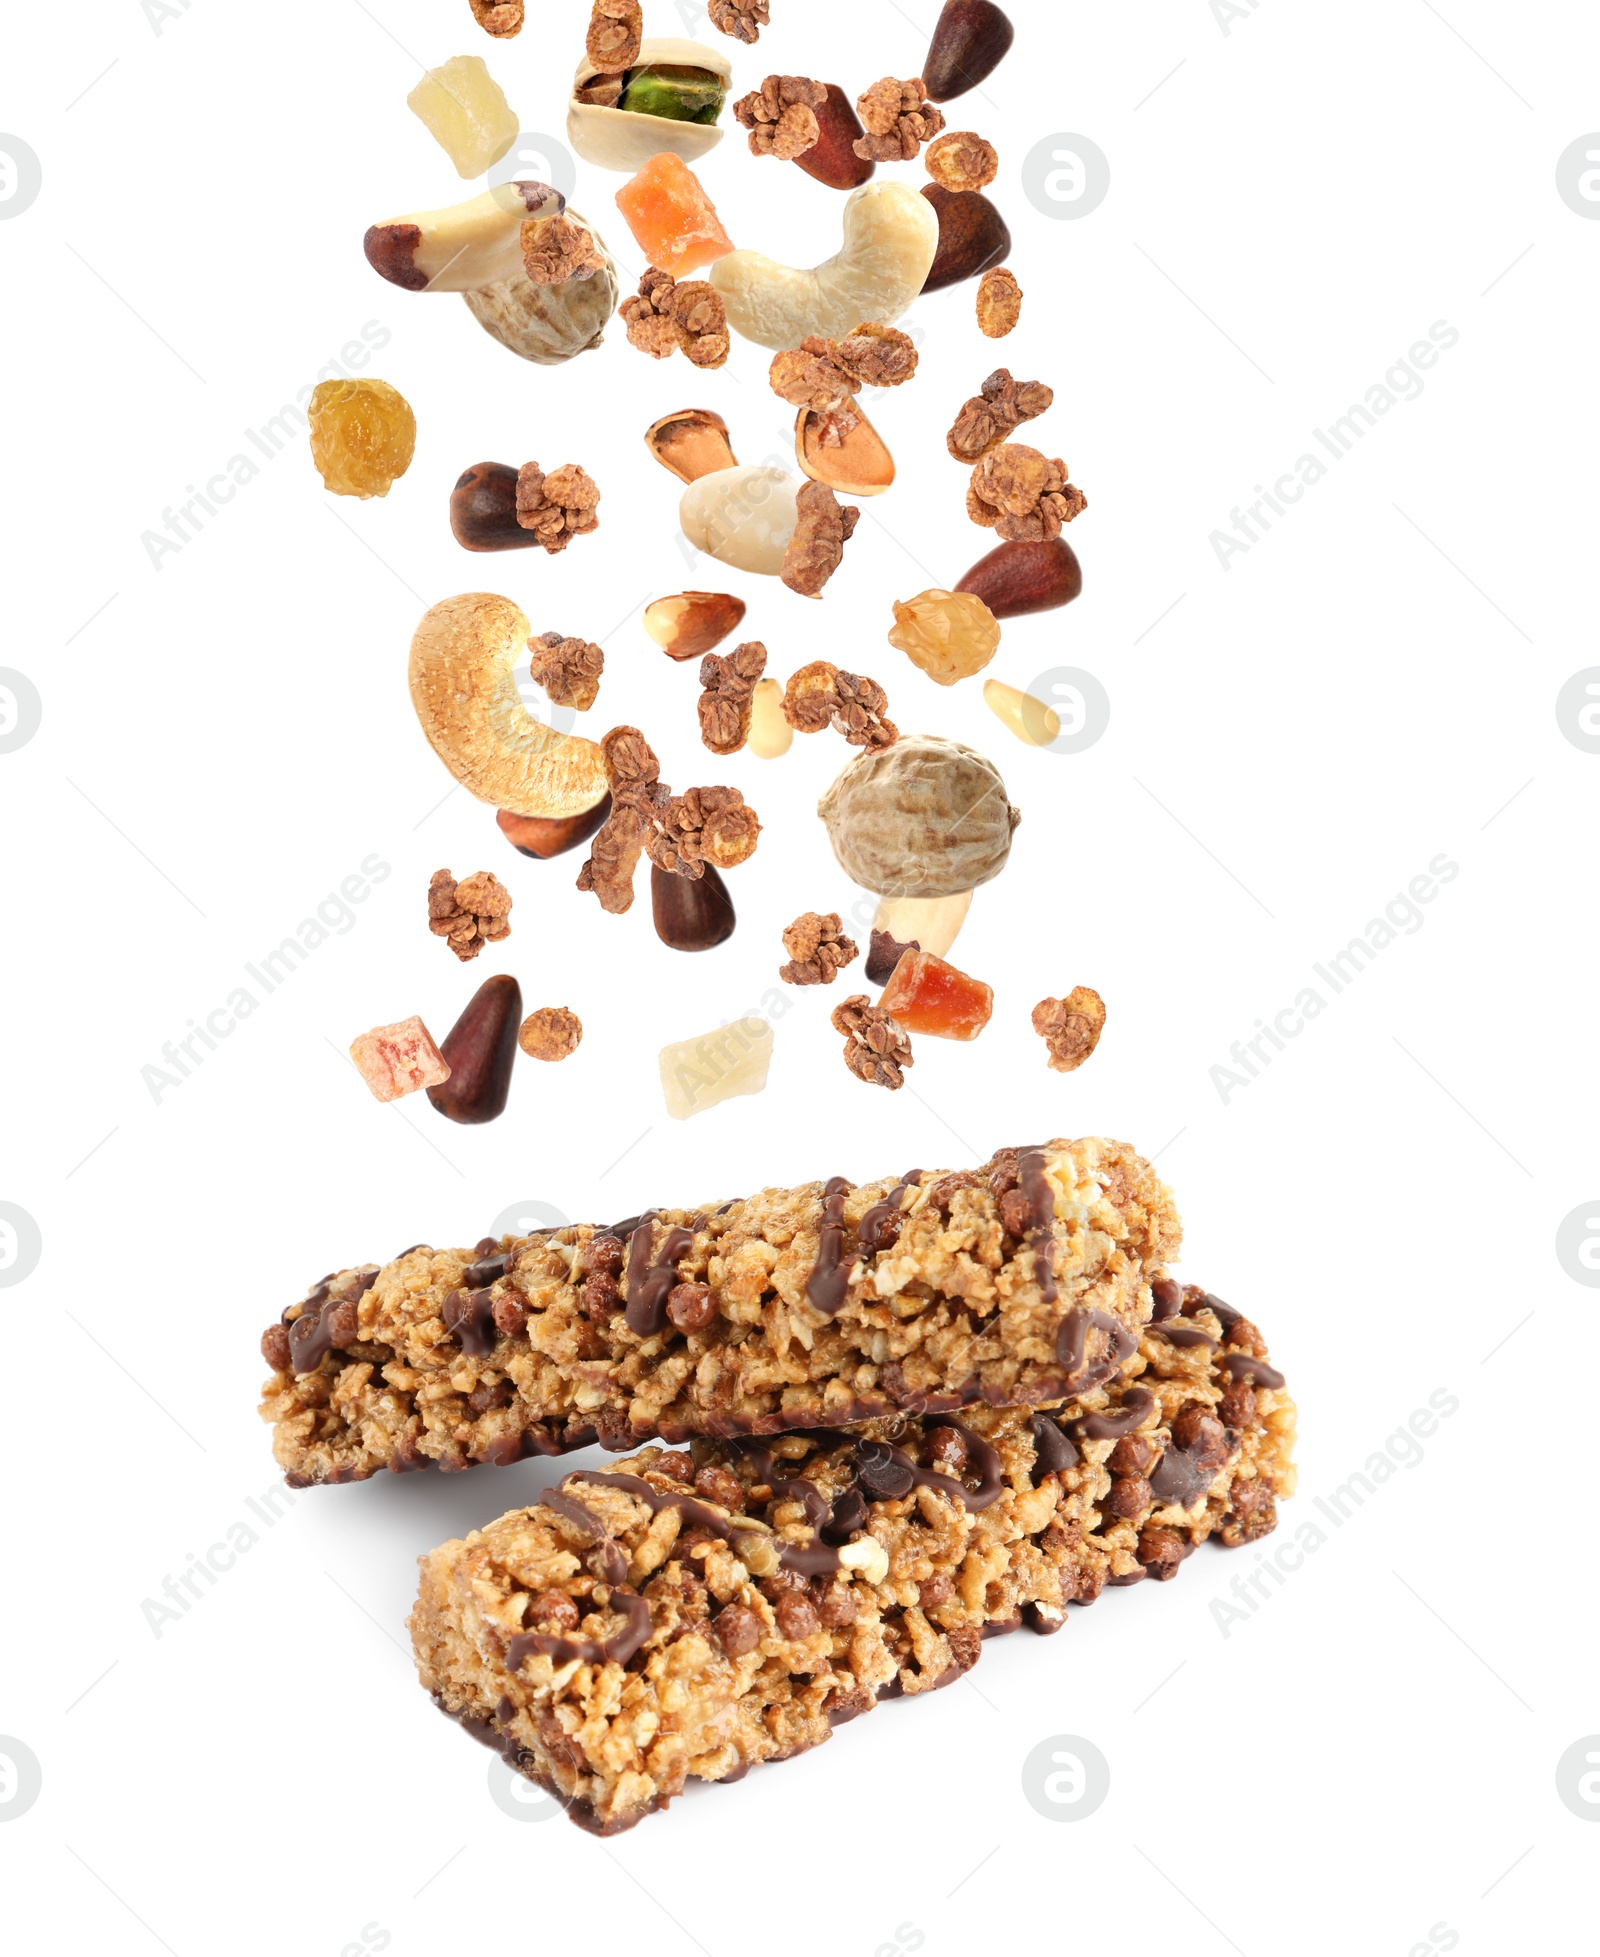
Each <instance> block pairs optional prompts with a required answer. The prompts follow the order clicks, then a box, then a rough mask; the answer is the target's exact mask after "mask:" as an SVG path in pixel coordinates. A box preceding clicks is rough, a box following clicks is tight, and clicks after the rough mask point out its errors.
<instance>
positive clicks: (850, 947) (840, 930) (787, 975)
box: [778, 911, 861, 985]
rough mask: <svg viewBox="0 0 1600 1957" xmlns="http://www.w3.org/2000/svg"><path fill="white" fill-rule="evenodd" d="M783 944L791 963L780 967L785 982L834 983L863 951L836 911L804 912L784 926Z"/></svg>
mask: <svg viewBox="0 0 1600 1957" xmlns="http://www.w3.org/2000/svg"><path fill="white" fill-rule="evenodd" d="M783 948H784V950H785V951H786V952H788V954H789V963H788V964H787V965H780V966H779V967H778V977H779V978H781V979H782V980H783V982H784V984H785V985H832V983H833V981H834V980H835V978H837V977H838V975H839V973H840V972H842V971H843V970H844V968H845V966H846V965H850V964H853V963H854V962H855V960H856V959H857V958H859V957H860V955H861V948H860V946H859V945H857V943H856V941H855V939H854V938H847V937H846V936H845V934H844V920H843V919H842V918H841V917H840V915H839V913H838V912H837V911H829V912H827V914H826V915H822V914H819V913H818V912H816V911H805V912H803V913H802V914H801V915H800V916H799V917H797V918H796V919H795V921H794V922H793V924H791V925H789V926H787V927H786V929H785V930H784V934H783Z"/></svg>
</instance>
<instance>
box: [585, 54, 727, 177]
mask: <svg viewBox="0 0 1600 1957" xmlns="http://www.w3.org/2000/svg"><path fill="white" fill-rule="evenodd" d="M630 69H631V74H630V75H627V76H620V75H619V76H613V77H612V80H613V83H614V84H615V85H616V91H615V92H616V100H614V101H611V102H605V101H597V100H594V99H593V97H594V96H595V95H596V94H610V93H611V92H612V91H611V90H610V89H607V88H601V89H598V90H596V89H593V88H591V86H590V85H591V84H592V83H594V82H596V81H597V80H598V81H603V80H604V79H605V78H604V77H603V76H602V74H601V70H600V69H598V68H597V67H596V66H595V65H594V63H593V61H591V60H590V59H589V58H588V57H587V56H585V57H584V59H583V60H582V61H581V62H580V63H579V64H578V72H577V74H576V75H575V76H574V77H573V82H572V94H571V97H570V98H569V100H568V102H567V141H568V142H569V143H570V144H571V145H572V147H573V149H574V150H575V151H576V152H577V154H578V155H579V156H581V157H582V158H583V160H584V162H585V163H593V164H596V165H598V167H599V168H600V169H602V170H619V171H622V172H623V173H624V174H627V175H631V174H632V173H633V172H634V171H635V170H639V169H642V168H643V166H644V165H645V164H646V163H648V162H649V161H650V159H651V157H652V156H658V155H660V153H661V151H662V150H671V151H672V153H673V155H674V156H681V157H682V158H683V159H684V161H685V162H686V163H693V162H695V161H696V160H697V159H698V158H700V157H702V156H704V155H705V154H706V152H707V151H708V150H711V149H715V147H716V146H717V144H718V143H720V142H721V141H722V134H723V132H722V130H721V129H720V128H719V127H718V126H717V124H716V123H715V122H710V123H706V122H699V121H694V122H690V121H683V120H680V119H679V118H677V117H671V116H665V115H651V114H642V113H640V112H638V111H637V110H633V109H626V108H624V107H622V102H623V100H624V99H625V98H626V95H627V88H626V86H625V85H624V84H626V83H627V82H629V81H630V80H631V79H632V78H633V77H636V76H638V75H640V74H641V73H650V72H656V71H664V72H665V73H667V74H670V75H680V76H687V77H692V78H695V79H696V80H699V79H701V78H703V80H704V82H705V83H706V84H711V85H716V86H719V87H720V93H721V95H723V96H726V94H727V92H728V90H729V88H731V86H732V85H733V64H732V62H730V61H729V60H728V58H727V56H726V55H725V54H722V53H721V52H720V51H719V50H717V49H716V48H712V47H708V46H707V45H706V44H705V43H704V42H703V41H686V40H678V39H667V40H646V41H644V42H643V43H642V44H641V45H640V48H639V55H638V59H637V60H636V61H634V62H632V63H631V64H630ZM713 92H715V90H714V89H713ZM718 107H719V111H720V102H719V104H718Z"/></svg>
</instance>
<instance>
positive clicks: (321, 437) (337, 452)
mask: <svg viewBox="0 0 1600 1957" xmlns="http://www.w3.org/2000/svg"><path fill="white" fill-rule="evenodd" d="M309 419H310V422H311V459H312V461H313V462H315V463H316V465H317V469H318V472H319V473H320V475H321V477H322V480H323V482H324V483H325V484H326V485H327V487H328V488H329V489H330V490H332V492H333V494H334V495H335V496H360V497H362V498H366V497H368V496H387V495H388V493H389V490H390V488H391V487H392V486H393V484H394V483H396V482H397V481H398V480H399V479H400V477H401V476H403V475H404V474H405V472H406V471H407V469H409V468H410V467H411V457H412V455H413V453H414V452H415V450H416V446H417V418H416V416H415V415H414V414H413V413H412V412H411V404H410V403H409V402H408V401H407V400H406V397H405V396H404V395H403V394H402V393H401V392H400V390H399V389H398V388H397V387H391V386H390V385H389V383H388V382H387V381H323V382H321V383H320V384H319V385H318V387H317V391H316V392H315V394H313V395H312V397H311V411H310V416H309Z"/></svg>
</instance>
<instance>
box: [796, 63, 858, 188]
mask: <svg viewBox="0 0 1600 1957" xmlns="http://www.w3.org/2000/svg"><path fill="white" fill-rule="evenodd" d="M823 94H824V99H823V102H822V106H821V107H820V108H818V109H816V110H814V111H813V113H814V114H815V116H816V118H817V140H816V142H815V143H814V144H813V145H812V147H811V148H810V149H808V150H807V151H806V153H805V155H804V156H801V157H797V158H796V159H795V160H796V162H798V164H799V165H800V168H801V169H802V170H804V171H805V173H806V175H807V176H808V177H814V178H815V179H816V181H817V182H818V183H820V184H826V185H827V187H828V189H829V190H857V189H859V188H860V186H861V185H862V184H864V183H865V182H866V181H867V180H868V178H869V177H871V176H872V175H873V173H874V172H875V171H876V169H877V167H878V166H877V164H876V163H874V162H873V161H872V159H871V158H870V157H864V156H857V155H856V152H855V146H856V143H857V142H858V141H859V140H860V138H861V137H862V136H863V135H864V134H865V133H866V132H865V131H864V130H863V129H862V127H861V118H860V117H859V116H858V115H857V114H856V112H855V110H854V108H852V107H851V104H850V98H849V96H848V95H846V94H845V92H844V90H843V89H842V88H841V87H840V86H839V84H838V83H837V82H829V83H828V84H827V86H826V88H825V89H824V92H823Z"/></svg>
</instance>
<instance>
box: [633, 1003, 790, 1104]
mask: <svg viewBox="0 0 1600 1957" xmlns="http://www.w3.org/2000/svg"><path fill="white" fill-rule="evenodd" d="M660 1064H661V1091H662V1093H663V1094H664V1095H665V1096H666V1102H667V1113H668V1114H669V1115H671V1117H672V1119H673V1120H674V1121H687V1120H688V1119H689V1117H690V1115H694V1114H704V1112H705V1111H706V1109H707V1108H714V1107H715V1106H716V1105H717V1103H718V1102H719V1101H731V1100H733V1099H734V1097H735V1096H736V1095H740V1094H759V1093H760V1092H761V1090H762V1089H763V1088H764V1087H765V1086H766V1084H767V1069H768V1067H769V1066H771V1064H772V1028H771V1026H770V1025H769V1024H768V1023H767V1021H766V1020H764V1019H735V1020H733V1021H731V1022H730V1023H729V1024H728V1025H726V1026H719V1027H718V1028H717V1030H716V1031H715V1032H714V1033H703V1034H702V1035H701V1036H700V1037H699V1038H698V1039H694V1040H681V1041H679V1043H678V1044H677V1045H676V1046H664V1047H663V1048H662V1049H661V1055H660Z"/></svg>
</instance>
